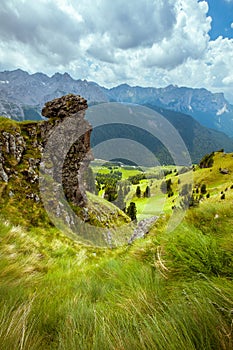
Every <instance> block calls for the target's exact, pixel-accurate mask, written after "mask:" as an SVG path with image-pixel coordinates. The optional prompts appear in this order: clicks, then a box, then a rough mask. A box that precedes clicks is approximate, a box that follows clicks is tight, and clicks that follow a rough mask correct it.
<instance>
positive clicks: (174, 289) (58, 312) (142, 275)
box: [0, 152, 233, 350]
mask: <svg viewBox="0 0 233 350" xmlns="http://www.w3.org/2000/svg"><path fill="white" fill-rule="evenodd" d="M220 168H221V169H223V168H224V169H227V170H228V173H227V174H222V173H221V172H220ZM171 169H172V173H171V174H168V175H167V177H166V179H169V178H170V179H171V181H172V188H173V191H174V194H173V196H172V197H169V198H168V196H167V195H166V194H163V193H161V191H160V186H161V182H162V181H164V178H163V179H144V180H141V181H140V182H139V185H140V187H141V189H142V192H143V191H144V190H145V188H146V186H147V185H148V184H149V185H150V187H151V197H150V198H143V197H142V198H136V197H135V191H136V187H137V185H130V192H129V193H128V194H127V198H126V200H127V201H128V202H129V201H131V200H134V201H135V203H136V206H137V210H138V215H139V217H138V220H140V215H141V218H144V216H143V215H144V214H143V212H144V211H146V213H145V217H149V216H150V215H155V214H156V213H157V215H159V219H158V220H157V221H156V222H155V223H154V225H153V226H152V228H151V230H150V232H149V233H148V234H147V235H146V237H145V238H142V239H138V240H136V241H135V242H134V243H133V244H132V245H123V246H120V247H117V248H112V249H110V248H98V247H95V246H87V245H84V244H81V243H80V242H79V241H78V239H77V240H72V239H71V238H69V237H68V236H66V235H65V233H64V232H61V231H58V230H57V229H56V228H55V227H53V226H52V225H49V223H48V219H46V220H47V221H46V220H45V221H43V220H42V219H41V214H40V212H39V211H38V213H37V212H36V213H37V214H38V222H35V223H34V224H32V223H30V224H28V221H27V217H26V214H25V217H24V220H23V219H20V220H19V223H18V224H17V203H18V210H19V208H21V207H22V206H23V205H25V202H23V204H21V205H20V204H19V203H20V199H19V198H18V199H17V198H12V199H10V200H9V201H10V203H5V208H8V211H7V210H6V209H5V210H4V209H3V210H2V214H1V220H0V254H1V259H0V265H1V267H0V275H1V276H0V303H1V308H0V344H1V345H0V348H1V349H2V350H5V349H6V350H8V349H9V350H14V349H15V350H18V349H20V350H40V349H41V350H42V349H43V350H50V349H54V350H55V349H56V350H57V349H59V350H60V349H62V350H73V349H74V350H76V349H81V350H89V349H94V350H99V349H101V350H102V349H103V350H105V349H106V350H132V349H156V350H157V349H158V350H163V349H167V350H178V349H179V350H213V349H214V350H220V349H224V350H231V349H232V348H233V326H232V325H233V293H232V291H233V211H232V204H233V186H232V185H233V177H232V174H233V156H232V154H225V153H223V152H217V153H215V155H214V164H213V166H212V167H211V168H204V169H201V168H199V166H197V165H196V166H195V169H194V172H193V177H194V178H193V191H194V193H195V196H200V188H201V186H202V185H203V184H205V185H206V193H205V194H203V195H202V196H201V197H200V198H199V202H198V205H195V206H192V207H191V208H190V209H188V210H187V211H186V215H185V218H184V220H183V221H182V222H181V223H180V224H179V225H178V226H177V227H176V228H175V230H173V231H172V232H168V231H167V222H168V219H169V217H170V215H172V212H173V210H172V208H171V207H172V205H173V204H174V202H173V200H175V201H176V200H179V189H178V178H180V182H181V184H180V185H181V187H182V184H183V183H185V174H183V175H180V176H179V177H178V176H176V173H175V172H174V168H171ZM98 171H101V167H100V168H99V169H98ZM136 171H137V172H138V170H137V169H136ZM146 171H147V173H149V172H150V173H151V172H152V171H155V169H147V170H146ZM122 172H123V173H124V175H123V180H127V179H128V177H129V176H133V175H135V169H132V170H131V171H130V169H128V170H123V171H122ZM231 186H232V188H231ZM197 189H198V193H196V192H197ZM2 191H3V188H2ZM208 193H209V196H207V194H208ZM223 193H224V194H225V198H224V199H221V196H222V194H223ZM88 196H89V208H90V212H91V213H92V215H93V217H94V216H96V213H97V212H98V214H99V215H102V217H103V218H104V219H103V223H104V224H106V223H109V224H111V225H114V220H117V225H121V223H122V224H123V223H125V222H126V221H127V220H129V219H126V215H125V214H124V213H122V212H120V211H117V210H118V209H115V210H116V211H117V212H116V216H115V219H114V220H113V219H111V220H113V221H111V222H108V220H110V217H111V215H110V213H111V212H112V210H113V204H111V203H107V204H106V203H105V202H106V201H105V200H104V199H103V198H102V197H101V196H95V195H94V194H89V195H88ZM3 204H4V203H2V208H4V205H3ZM34 210H36V209H35V208H34ZM177 210H178V209H177ZM40 211H42V209H41V208H40ZM29 213H30V215H33V208H31V209H30V212H29ZM39 214H40V215H39ZM28 215H29V214H28ZM44 215H45V214H44ZM44 217H46V215H45V216H44ZM19 218H20V215H19ZM43 222H44V224H43ZM38 223H39V224H38ZM93 224H96V223H95V222H93Z"/></svg>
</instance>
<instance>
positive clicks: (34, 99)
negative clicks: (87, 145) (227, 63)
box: [0, 69, 233, 136]
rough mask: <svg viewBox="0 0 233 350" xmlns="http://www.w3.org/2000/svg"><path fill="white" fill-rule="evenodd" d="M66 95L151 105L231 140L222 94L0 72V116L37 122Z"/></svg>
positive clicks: (232, 128) (231, 115)
mask: <svg viewBox="0 0 233 350" xmlns="http://www.w3.org/2000/svg"><path fill="white" fill-rule="evenodd" d="M68 93H73V94H79V95H81V96H83V97H84V98H85V99H87V101H88V103H89V105H91V104H94V103H99V102H110V101H118V102H129V103H137V104H143V105H145V104H147V105H148V104H150V105H152V106H158V107H163V108H165V109H169V110H173V111H176V112H182V113H186V114H188V115H191V116H192V117H193V118H194V119H196V120H197V121H199V122H200V123H201V124H202V125H204V126H207V127H209V128H213V129H216V130H219V131H223V132H225V133H226V134H228V135H229V136H233V106H232V105H231V104H230V103H229V102H228V101H227V100H226V99H225V97H224V94H223V93H211V92H210V91H208V90H206V89H192V88H186V87H177V86H173V85H169V86H167V87H165V88H154V87H140V86H135V87H131V86H129V85H127V84H122V85H119V86H117V87H114V88H111V89H107V88H104V87H101V86H99V85H98V84H96V83H94V82H88V81H86V80H80V79H79V80H75V79H73V78H72V77H71V76H70V75H69V74H68V73H64V74H60V73H56V74H54V75H53V76H52V77H48V76H47V75H46V74H43V73H35V74H31V75H30V74H28V73H27V72H24V71H22V70H20V69H17V70H15V71H5V72H0V115H3V116H6V117H10V118H12V119H16V120H24V119H29V113H27V111H28V110H30V112H31V115H32V111H34V115H33V117H32V118H33V119H39V118H40V110H41V107H42V106H43V105H44V103H45V102H47V101H49V100H52V99H54V98H56V97H61V96H63V95H66V94H68Z"/></svg>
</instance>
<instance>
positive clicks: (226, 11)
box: [208, 0, 233, 40]
mask: <svg viewBox="0 0 233 350" xmlns="http://www.w3.org/2000/svg"><path fill="white" fill-rule="evenodd" d="M208 4H209V11H208V15H209V16H211V17H212V24H211V26H212V28H211V30H210V32H209V34H210V37H211V39H212V40H215V39H216V38H217V37H218V36H219V35H222V36H223V37H228V38H233V28H232V27H233V25H232V23H233V1H226V0H208ZM231 25H232V27H231Z"/></svg>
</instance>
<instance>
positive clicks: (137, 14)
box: [0, 0, 233, 101]
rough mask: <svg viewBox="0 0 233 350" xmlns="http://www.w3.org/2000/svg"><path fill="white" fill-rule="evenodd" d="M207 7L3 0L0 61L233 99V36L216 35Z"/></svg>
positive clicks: (140, 1)
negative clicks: (221, 93)
mask: <svg viewBox="0 0 233 350" xmlns="http://www.w3.org/2000/svg"><path fill="white" fill-rule="evenodd" d="M207 13H208V3H207V1H197V0H135V1H129V2H125V0H115V1H114V2H110V1H109V0H96V1H95V2H93V0H79V1H75V0H37V1H36V2H35V1H31V0H2V1H1V7H0V18H1V21H0V64H1V66H0V67H1V68H2V69H14V68H18V67H19V68H22V69H25V70H27V71H29V72H31V73H32V72H36V71H43V72H45V73H47V74H54V72H56V71H60V72H65V71H67V72H69V73H70V74H71V75H72V76H73V77H74V78H81V79H88V80H93V81H96V82H98V83H100V84H101V85H104V86H114V85H117V84H119V83H123V82H127V83H129V84H131V85H143V86H149V85H150V86H165V85H167V84H170V83H173V84H178V85H189V86H193V87H206V88H209V89H212V90H217V89H219V90H220V91H221V89H222V90H223V91H225V92H226V93H227V95H228V96H230V97H231V99H232V101H233V93H231V92H230V91H231V90H232V91H233V89H232V79H231V77H232V74H231V73H230V72H231V70H232V68H231V65H232V62H233V57H232V52H233V43H232V40H231V39H227V38H226V39H223V38H222V37H219V38H218V39H216V40H215V41H211V40H210V37H209V34H208V32H209V30H210V28H211V18H210V17H208V15H207ZM231 94H232V95H231Z"/></svg>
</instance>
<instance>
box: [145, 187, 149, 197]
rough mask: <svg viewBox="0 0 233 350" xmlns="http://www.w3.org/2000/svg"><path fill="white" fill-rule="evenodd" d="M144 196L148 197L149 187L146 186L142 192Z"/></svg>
mask: <svg viewBox="0 0 233 350" xmlns="http://www.w3.org/2000/svg"><path fill="white" fill-rule="evenodd" d="M144 197H146V198H149V197H150V187H149V186H146V190H145V192H144Z"/></svg>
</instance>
